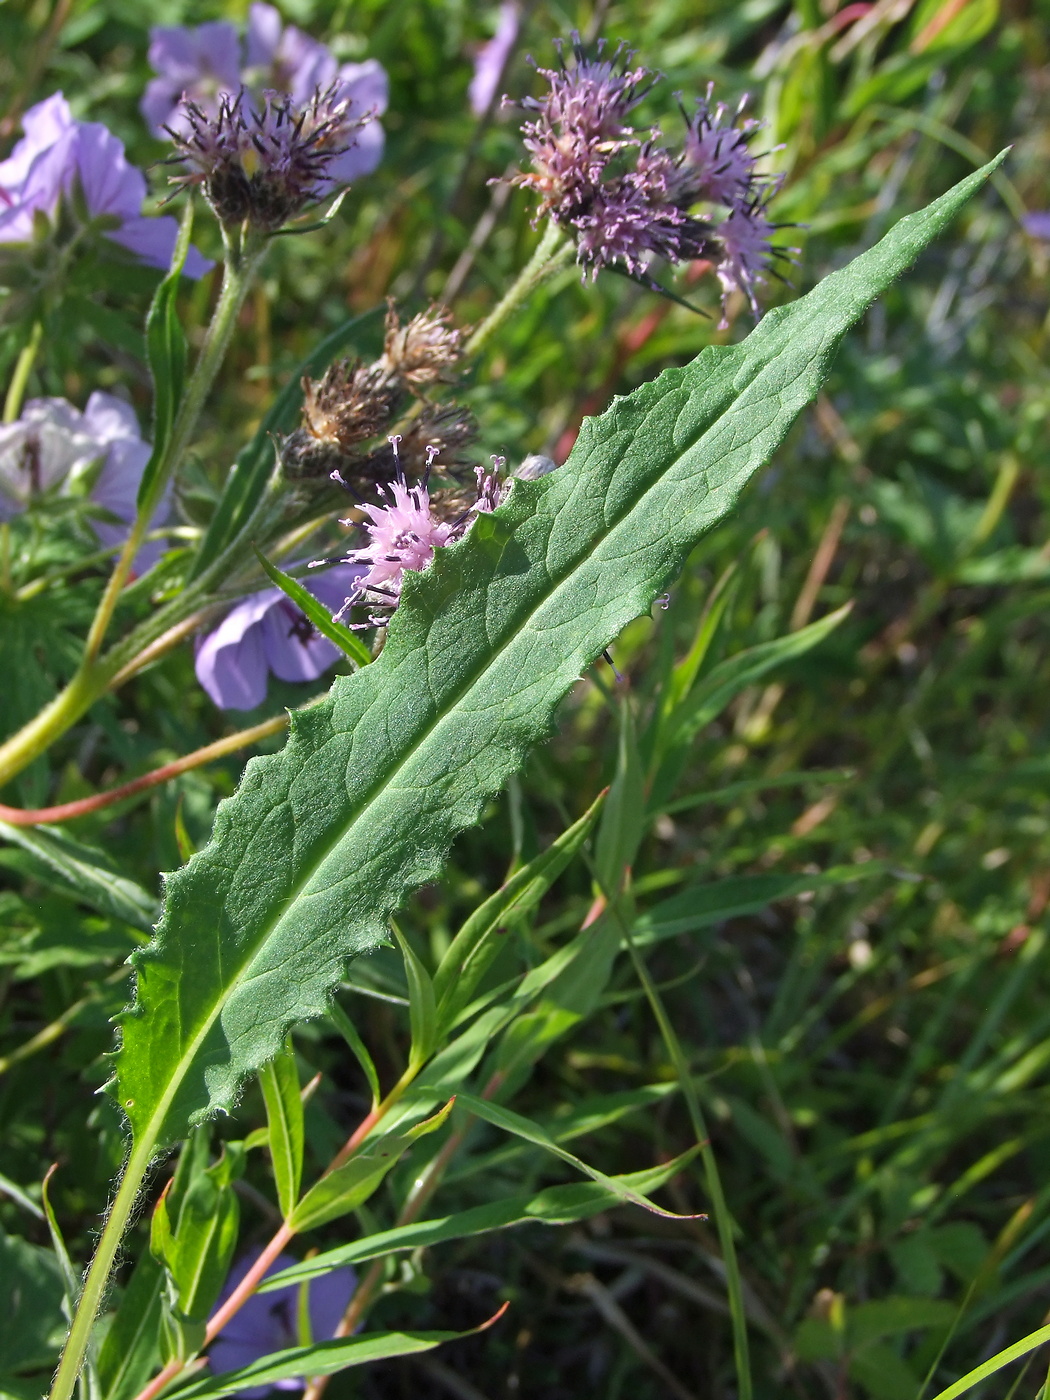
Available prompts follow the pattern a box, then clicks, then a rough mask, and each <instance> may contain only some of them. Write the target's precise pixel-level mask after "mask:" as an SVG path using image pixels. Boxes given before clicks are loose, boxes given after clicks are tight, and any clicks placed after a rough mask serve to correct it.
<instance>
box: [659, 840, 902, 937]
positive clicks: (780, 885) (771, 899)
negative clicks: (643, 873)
mask: <svg viewBox="0 0 1050 1400" xmlns="http://www.w3.org/2000/svg"><path fill="white" fill-rule="evenodd" d="M885 873H886V867H885V866H884V865H883V864H882V862H881V861H877V860H872V861H867V862H866V863H865V864H864V865H835V866H832V868H831V869H830V870H822V871H819V872H818V873H816V874H812V875H735V876H733V877H731V878H730V879H728V880H712V881H711V883H710V884H707V885H693V886H691V887H690V888H689V889H687V890H683V891H682V893H681V894H676V895H674V896H673V897H672V898H671V899H665V900H661V902H660V903H659V904H654V905H653V907H652V908H651V909H647V910H646V912H645V913H644V914H642V915H641V916H640V917H639V918H638V919H637V920H636V921H635V923H634V927H633V929H632V931H631V933H632V937H633V938H634V941H635V943H636V944H637V946H638V947H639V948H647V947H649V945H650V944H652V943H658V942H660V940H661V939H663V938H674V937H676V935H678V934H680V933H696V932H697V931H698V930H699V929H702V928H710V927H711V926H712V925H713V924H720V923H721V922H722V921H723V920H724V919H735V918H740V917H741V916H742V915H744V914H757V913H758V912H759V911H760V910H761V909H765V908H767V907H768V906H769V905H770V904H775V903H776V901H777V900H779V899H793V898H794V897H795V896H796V895H800V894H809V893H811V892H812V891H813V890H820V889H827V888H830V887H831V886H834V885H842V884H847V883H849V882H850V881H852V880H867V879H870V878H871V877H872V876H873V875H884V874H885Z"/></svg>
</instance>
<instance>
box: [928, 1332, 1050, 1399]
mask: <svg viewBox="0 0 1050 1400" xmlns="http://www.w3.org/2000/svg"><path fill="white" fill-rule="evenodd" d="M1047 1342H1050V1327H1040V1328H1039V1329H1038V1330H1037V1331H1035V1332H1029V1334H1028V1336H1027V1337H1022V1338H1021V1340H1020V1341H1019V1342H1014V1344H1013V1346H1009V1347H1004V1348H1003V1350H1002V1351H997V1352H996V1353H995V1355H994V1356H991V1357H989V1358H988V1360H987V1361H983V1362H982V1363H981V1365H980V1366H975V1367H974V1369H973V1370H972V1371H967V1373H966V1375H965V1376H962V1377H961V1378H960V1379H959V1380H957V1381H955V1382H954V1383H953V1384H952V1385H950V1386H948V1387H947V1389H946V1390H939V1391H938V1392H937V1394H936V1395H935V1396H933V1400H956V1396H958V1395H965V1394H966V1392H967V1391H968V1390H973V1388H974V1386H975V1385H980V1383H981V1381H986V1380H987V1379H988V1377H989V1376H994V1375H995V1373H996V1371H1001V1370H1002V1369H1003V1367H1004V1366H1009V1365H1010V1363H1011V1362H1013V1361H1020V1359H1021V1357H1022V1356H1027V1355H1028V1353H1029V1352H1030V1351H1035V1350H1036V1349H1037V1348H1038V1347H1041V1346H1043V1345H1045V1343H1047Z"/></svg>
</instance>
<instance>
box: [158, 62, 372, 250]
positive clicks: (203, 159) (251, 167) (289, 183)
mask: <svg viewBox="0 0 1050 1400" xmlns="http://www.w3.org/2000/svg"><path fill="white" fill-rule="evenodd" d="M186 112H187V115H188V119H189V130H188V132H187V133H186V134H183V132H181V131H178V130H176V129H175V128H172V129H171V131H170V135H171V138H172V141H173V142H174V144H175V148H176V151H177V153H178V154H177V155H176V156H175V157H174V160H175V161H176V162H181V163H182V164H183V166H184V167H185V169H184V173H183V174H181V175H174V176H172V178H171V183H172V184H174V185H177V186H187V187H199V188H200V189H201V190H202V191H203V193H204V195H205V198H206V199H207V200H208V203H209V204H210V205H211V206H212V208H213V209H214V210H215V214H216V216H217V218H218V219H219V222H220V223H221V224H223V225H224V226H225V227H236V226H238V225H240V224H243V223H248V224H250V225H251V226H252V227H253V228H255V229H257V230H259V232H261V233H276V231H277V230H278V229H280V228H283V226H284V225H285V224H286V223H288V221H289V220H290V219H294V218H295V216H296V215H297V214H299V213H301V212H302V210H303V209H304V208H306V206H307V205H309V204H314V203H316V202H317V201H318V200H320V199H323V198H324V196H325V195H326V194H327V193H328V192H329V190H330V189H331V188H332V176H331V166H332V162H333V161H334V160H335V159H336V158H337V157H338V156H340V155H342V153H343V152H344V151H346V150H348V149H349V148H350V146H351V145H352V144H353V142H354V139H355V133H356V132H357V131H358V130H359V129H360V128H361V126H362V125H364V122H365V118H363V117H359V116H355V115H353V113H352V110H351V104H350V103H348V102H347V101H346V99H345V98H342V97H340V96H339V93H338V91H337V89H336V88H334V87H332V88H329V89H328V90H327V91H325V92H321V91H320V90H318V91H317V92H315V93H314V95H313V97H312V98H311V99H310V101H309V102H308V103H307V104H306V106H305V107H302V108H297V107H296V105H295V104H294V102H293V101H292V99H291V98H290V97H287V96H281V95H279V94H278V93H274V92H270V93H267V94H266V95H265V97H264V98H263V101H262V103H261V105H260V106H259V107H255V106H254V105H253V104H252V102H251V100H250V99H249V97H248V94H247V92H246V90H245V89H243V88H242V89H241V91H240V92H239V93H238V94H237V95H236V97H227V96H226V95H225V94H224V95H223V96H221V97H220V98H219V110H218V115H217V116H214V117H212V116H209V115H208V113H207V112H206V111H205V110H204V108H203V107H199V106H197V104H196V103H188V104H186Z"/></svg>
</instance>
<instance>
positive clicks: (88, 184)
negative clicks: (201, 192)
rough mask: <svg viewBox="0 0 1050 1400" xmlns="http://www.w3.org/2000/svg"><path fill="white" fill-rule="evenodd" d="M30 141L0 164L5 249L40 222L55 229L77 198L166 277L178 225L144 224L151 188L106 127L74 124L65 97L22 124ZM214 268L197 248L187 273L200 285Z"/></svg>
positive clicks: (34, 110) (111, 235)
mask: <svg viewBox="0 0 1050 1400" xmlns="http://www.w3.org/2000/svg"><path fill="white" fill-rule="evenodd" d="M22 128H23V131H24V132H25V135H24V136H23V137H22V140H21V141H19V142H18V144H17V145H16V146H15V148H14V150H13V151H12V152H11V155H10V156H9V157H8V159H7V160H5V161H3V162H0V243H28V242H29V241H30V240H31V239H32V238H34V237H35V236H36V232H37V225H38V220H39V219H40V218H41V217H42V218H44V219H45V220H46V221H47V222H48V223H52V222H54V219H55V215H56V213H57V211H58V206H59V204H60V203H61V202H63V201H68V200H69V199H70V197H71V196H72V194H73V192H74V190H78V191H79V192H80V194H81V196H82V198H83V202H84V207H85V208H86V211H87V215H88V218H89V219H91V220H96V219H97V220H99V221H100V229H99V231H100V232H101V233H102V234H103V235H104V236H105V237H106V238H108V239H111V240H112V241H113V242H114V243H119V244H121V245H122V246H123V247H124V248H126V249H127V250H128V251H129V252H131V253H133V254H134V255H135V256H136V257H137V258H138V259H139V261H140V262H144V263H146V264H147V265H148V266H150V267H159V268H164V269H167V267H168V266H169V264H170V262H171V255H172V252H173V250H174V248H175V238H176V235H177V233H178V225H177V224H176V222H175V220H174V219H173V218H171V217H170V216H164V217H162V218H145V217H143V215H142V212H141V211H142V204H143V201H144V200H145V198H146V181H145V177H144V176H143V174H142V172H141V171H140V170H138V169H136V167H135V166H133V165H131V164H130V163H129V162H128V159H127V157H126V156H125V154H124V146H123V143H122V142H120V141H118V140H117V138H116V137H115V136H114V135H113V133H112V132H111V131H109V130H107V128H106V127H104V126H103V125H102V124H101V123H100V122H78V121H74V120H73V117H72V114H71V113H70V110H69V104H68V103H67V102H66V100H65V98H64V97H63V96H62V94H61V93H60V92H56V93H55V94H54V95H53V96H51V97H49V98H47V99H46V100H45V101H43V102H38V103H37V105H36V106H35V107H31V108H30V109H29V111H28V112H26V114H25V116H24V117H23V119H22ZM210 267H211V263H210V262H208V261H207V260H206V259H205V258H203V257H201V255H200V253H199V252H198V251H197V249H196V248H191V249H190V250H189V254H188V256H187V258H186V264H185V268H184V271H185V273H186V275H187V276H188V277H201V276H203V275H204V273H205V272H207V271H208V269H209V268H210Z"/></svg>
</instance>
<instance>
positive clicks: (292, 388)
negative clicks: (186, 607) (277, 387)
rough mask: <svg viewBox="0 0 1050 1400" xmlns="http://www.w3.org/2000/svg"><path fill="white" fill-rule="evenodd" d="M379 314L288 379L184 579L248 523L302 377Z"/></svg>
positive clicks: (349, 326) (295, 406) (231, 477)
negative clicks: (278, 435)
mask: <svg viewBox="0 0 1050 1400" xmlns="http://www.w3.org/2000/svg"><path fill="white" fill-rule="evenodd" d="M382 309H383V308H382V307H379V306H377V307H373V309H372V310H371V311H366V312H364V313H363V315H361V316H353V317H351V319H350V320H349V321H344V323H343V324H342V325H341V326H338V327H337V328H336V329H335V330H334V331H333V332H332V333H331V335H329V336H326V337H325V339H324V340H322V341H321V343H320V345H318V346H317V348H316V349H315V350H314V351H313V352H312V353H311V354H310V355H308V356H307V357H306V359H305V360H303V362H302V363H301V364H300V365H299V366H298V367H297V368H296V370H295V372H294V373H293V374H292V375H291V377H290V378H289V380H288V383H287V384H286V385H285V386H284V388H283V389H282V390H281V392H280V393H279V394H278V395H277V398H276V399H275V400H274V402H273V406H272V407H271V409H270V411H269V413H267V414H266V416H265V417H264V418H263V420H262V422H261V423H260V424H259V427H258V428H257V430H256V433H255V436H254V437H253V438H252V440H251V442H249V443H248V445H247V446H246V447H245V448H243V450H242V451H241V452H240V453H239V454H238V456H237V460H236V462H234V464H233V466H232V467H231V468H230V471H229V474H228V476H227V477H226V484H225V486H224V487H223V491H222V495H221V496H220V497H219V503H218V505H217V506H216V508H215V514H214V515H213V516H212V518H211V522H210V524H209V525H208V531H207V534H206V535H205V536H204V539H203V540H202V541H201V547H200V550H199V551H198V554H197V558H196V559H195V560H194V562H193V568H192V570H191V572H190V577H189V580H188V581H189V582H190V583H192V582H193V580H194V579H196V578H199V577H200V575H201V574H202V573H203V572H204V570H205V569H207V568H208V567H209V565H211V564H213V563H214V562H215V560H216V559H218V557H219V555H220V554H221V553H222V552H223V550H224V549H225V548H226V547H227V545H229V544H230V542H231V541H232V540H233V539H234V538H235V537H236V536H237V534H238V533H239V531H240V530H241V529H242V528H243V527H244V525H245V524H246V523H247V521H248V517H249V516H250V515H251V513H252V510H253V509H254V508H255V505H256V503H257V502H258V500H259V497H260V496H261V495H262V492H263V491H264V490H265V488H266V483H267V481H268V480H269V478H270V475H271V473H272V472H273V468H274V449H273V439H274V435H275V434H281V433H290V432H291V431H292V430H293V428H294V427H295V423H296V418H297V417H298V414H299V408H300V405H301V404H302V401H303V387H302V380H303V376H304V375H308V374H313V375H316V374H320V373H321V372H322V370H325V369H327V368H328V365H329V364H330V363H331V361H332V360H334V359H335V357H336V355H338V354H340V352H341V351H343V350H346V349H348V348H349V346H351V345H352V344H353V343H354V340H355V338H356V336H357V335H358V333H359V331H360V330H361V328H362V326H363V325H364V324H365V323H366V322H368V321H369V320H371V319H372V318H373V317H374V316H378V315H379V313H380V312H381V311H382Z"/></svg>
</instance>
